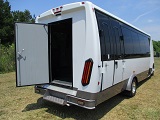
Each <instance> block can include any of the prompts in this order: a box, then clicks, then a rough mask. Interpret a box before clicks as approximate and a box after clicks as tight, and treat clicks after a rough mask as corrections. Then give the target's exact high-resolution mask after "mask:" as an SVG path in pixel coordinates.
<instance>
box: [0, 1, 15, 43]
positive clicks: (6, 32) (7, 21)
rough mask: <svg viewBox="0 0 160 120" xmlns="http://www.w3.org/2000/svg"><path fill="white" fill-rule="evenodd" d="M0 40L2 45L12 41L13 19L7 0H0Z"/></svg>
mask: <svg viewBox="0 0 160 120" xmlns="http://www.w3.org/2000/svg"><path fill="white" fill-rule="evenodd" d="M0 39H1V43H2V44H5V43H8V42H12V41H13V19H12V15H11V6H10V5H9V2H8V1H7V0H6V1H5V2H4V1H3V0H0Z"/></svg>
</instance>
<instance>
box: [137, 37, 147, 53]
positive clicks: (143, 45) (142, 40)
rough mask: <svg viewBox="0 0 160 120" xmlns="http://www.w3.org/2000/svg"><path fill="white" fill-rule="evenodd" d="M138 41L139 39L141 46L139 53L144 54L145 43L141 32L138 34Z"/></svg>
mask: <svg viewBox="0 0 160 120" xmlns="http://www.w3.org/2000/svg"><path fill="white" fill-rule="evenodd" d="M138 37H139V41H140V47H141V55H142V56H145V54H146V43H145V38H144V36H143V35H142V34H138Z"/></svg>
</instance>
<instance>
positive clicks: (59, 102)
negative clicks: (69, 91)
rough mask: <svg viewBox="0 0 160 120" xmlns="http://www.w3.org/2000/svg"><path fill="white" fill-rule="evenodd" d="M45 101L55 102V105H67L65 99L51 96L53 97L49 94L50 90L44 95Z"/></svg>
mask: <svg viewBox="0 0 160 120" xmlns="http://www.w3.org/2000/svg"><path fill="white" fill-rule="evenodd" d="M43 99H44V100H47V101H50V102H54V103H57V104H60V105H65V100H64V99H61V98H57V97H54V96H51V95H50V94H49V91H48V90H47V91H46V93H45V94H44V96H43Z"/></svg>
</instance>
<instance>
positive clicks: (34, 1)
mask: <svg viewBox="0 0 160 120" xmlns="http://www.w3.org/2000/svg"><path fill="white" fill-rule="evenodd" d="M8 1H9V3H10V5H11V10H12V11H15V10H20V11H24V10H25V9H27V10H29V11H30V12H31V14H32V15H33V14H35V15H36V16H38V15H40V14H41V13H43V12H45V11H47V10H49V9H52V8H55V7H58V6H61V5H64V4H68V3H73V2H79V1H80V0H8ZM88 1H89V0H88ZM90 2H92V3H94V4H95V5H97V6H99V7H101V8H103V9H104V10H106V11H108V12H110V13H112V14H114V15H116V16H118V17H119V18H121V19H123V20H125V21H127V22H128V23H131V24H132V25H134V26H135V27H137V28H139V29H141V30H143V31H145V32H147V33H148V34H150V35H151V37H152V39H153V40H159V41H160V0H90Z"/></svg>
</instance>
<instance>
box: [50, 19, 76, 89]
mask: <svg viewBox="0 0 160 120" xmlns="http://www.w3.org/2000/svg"><path fill="white" fill-rule="evenodd" d="M48 29H49V32H48V33H49V40H50V43H51V44H50V51H49V52H50V74H51V75H50V78H51V82H52V83H55V84H59V85H64V86H70V87H71V86H72V83H73V72H72V68H73V67H72V63H73V62H72V18H69V19H65V20H61V21H58V22H53V23H49V24H48Z"/></svg>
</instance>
